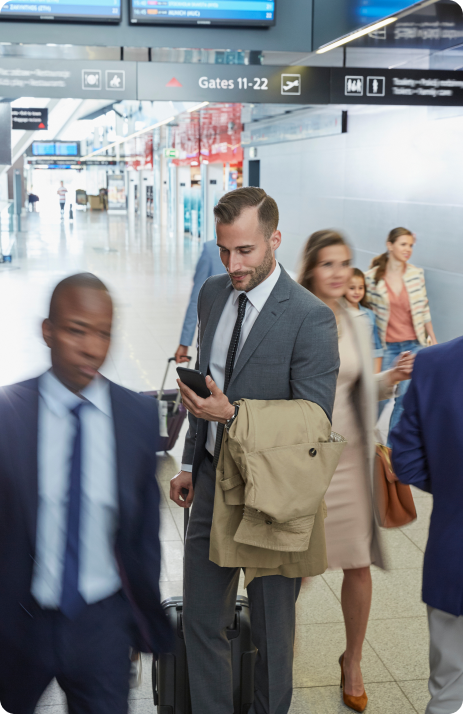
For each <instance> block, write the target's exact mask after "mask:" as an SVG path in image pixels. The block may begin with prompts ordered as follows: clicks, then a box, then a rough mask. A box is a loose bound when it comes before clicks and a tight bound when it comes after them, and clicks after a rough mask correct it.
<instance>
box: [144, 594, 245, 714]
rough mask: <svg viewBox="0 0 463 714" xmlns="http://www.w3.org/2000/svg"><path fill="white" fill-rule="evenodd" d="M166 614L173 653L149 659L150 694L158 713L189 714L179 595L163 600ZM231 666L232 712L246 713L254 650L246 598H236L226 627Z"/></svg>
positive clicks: (189, 705)
mask: <svg viewBox="0 0 463 714" xmlns="http://www.w3.org/2000/svg"><path fill="white" fill-rule="evenodd" d="M162 606H163V607H164V608H165V610H166V613H167V617H168V618H169V621H170V623H171V625H172V629H173V630H174V633H175V652H172V653H171V654H164V655H161V656H160V657H159V659H158V660H157V662H156V661H154V660H153V694H154V703H155V704H156V705H157V707H158V714H192V709H191V700H190V687H189V681H188V666H187V659H186V650H185V640H184V637H183V617H182V615H183V612H182V610H183V598H182V597H171V598H168V599H167V600H164V602H163V603H162ZM227 636H228V639H229V641H230V646H231V655H232V668H233V712H234V714H247V712H248V711H249V709H250V708H251V706H252V702H253V701H254V662H255V657H256V649H255V647H254V645H253V644H252V641H251V620H250V616H249V602H248V599H247V597H238V598H237V599H236V608H235V619H234V622H233V623H232V624H231V625H230V626H229V627H228V628H227Z"/></svg>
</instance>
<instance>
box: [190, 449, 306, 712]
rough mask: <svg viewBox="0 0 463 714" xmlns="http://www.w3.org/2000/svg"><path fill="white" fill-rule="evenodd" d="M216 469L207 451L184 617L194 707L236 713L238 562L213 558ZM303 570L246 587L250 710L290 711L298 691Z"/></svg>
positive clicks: (194, 518) (192, 531)
mask: <svg viewBox="0 0 463 714" xmlns="http://www.w3.org/2000/svg"><path fill="white" fill-rule="evenodd" d="M214 492H215V469H214V467H213V465H212V463H211V462H210V461H209V460H207V459H205V460H204V461H203V463H202V464H201V466H200V468H199V472H198V477H197V481H196V486H195V497H194V502H193V507H192V513H191V518H190V523H189V526H188V534H187V539H186V544H185V581H184V588H185V592H184V609H183V622H184V632H185V642H186V649H187V657H188V669H189V675H190V691H191V701H192V708H193V714H233V687H232V666H231V655H230V643H229V641H228V639H227V634H226V628H227V626H228V625H230V624H231V623H232V622H233V620H234V615H235V601H236V594H237V590H238V581H239V575H240V569H239V568H221V567H219V566H218V565H216V564H215V563H212V562H211V561H210V560H209V539H210V532H211V523H212V513H213V507H214ZM300 584H301V581H300V578H284V577H282V576H280V575H271V576H268V577H264V578H255V579H254V580H253V581H252V582H251V583H250V584H249V587H248V597H249V602H250V608H251V630H252V640H253V643H254V645H255V646H256V647H257V649H258V654H257V659H256V669H255V675H254V676H255V700H254V705H253V707H252V708H251V710H250V712H249V714H287V712H288V710H289V707H290V704H291V697H292V691H293V681H292V679H293V677H292V669H293V647H294V631H295V604H296V599H297V596H298V594H299V589H300Z"/></svg>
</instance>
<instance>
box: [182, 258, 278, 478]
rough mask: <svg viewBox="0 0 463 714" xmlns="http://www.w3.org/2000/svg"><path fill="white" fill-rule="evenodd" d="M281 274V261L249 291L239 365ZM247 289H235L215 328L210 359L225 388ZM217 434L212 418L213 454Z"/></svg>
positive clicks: (209, 441)
mask: <svg viewBox="0 0 463 714" xmlns="http://www.w3.org/2000/svg"><path fill="white" fill-rule="evenodd" d="M280 274H281V268H280V265H279V263H277V264H276V266H275V269H274V271H273V273H271V274H270V275H269V276H268V278H266V279H265V280H264V281H263V282H262V283H260V284H259V285H258V286H257V287H255V288H253V290H250V291H249V292H247V293H246V296H247V298H248V302H247V304H246V312H245V315H244V320H243V324H242V326H241V333H240V339H239V342H238V347H237V350H236V357H235V364H236V363H237V361H238V357H239V356H240V352H241V350H242V349H243V346H244V343H245V342H246V340H247V339H248V337H249V333H250V332H251V330H252V328H253V325H254V323H255V321H256V320H257V318H258V316H259V313H260V312H261V311H262V308H263V307H264V305H265V303H266V302H267V300H268V298H269V297H270V293H271V292H272V290H273V288H274V287H275V285H276V284H277V282H278V278H279V277H280ZM242 292H243V290H233V292H232V293H231V294H230V297H229V298H228V300H227V302H226V303H225V307H224V309H223V312H222V315H221V317H220V320H219V324H218V325H217V329H216V331H215V335H214V339H213V342H212V348H211V356H210V359H209V371H210V374H211V377H212V379H213V380H214V382H215V383H216V385H217V386H218V387H219V389H222V390H223V386H224V384H225V363H226V361H227V354H228V348H229V346H230V342H231V338H232V335H233V330H234V327H235V322H236V318H237V317H238V298H239V296H240V295H241V293H242ZM216 435H217V422H216V421H210V422H209V427H208V431H207V441H206V449H207V450H208V451H209V453H210V454H211V455H212V456H213V455H214V448H215V438H216ZM182 470H183V471H191V470H192V466H191V465H190V464H182Z"/></svg>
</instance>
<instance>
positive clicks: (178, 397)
mask: <svg viewBox="0 0 463 714" xmlns="http://www.w3.org/2000/svg"><path fill="white" fill-rule="evenodd" d="M187 359H188V364H189V363H190V361H191V357H187ZM171 362H175V357H169V359H168V360H167V367H166V371H165V372H164V379H163V380H162V384H161V389H160V390H159V393H158V400H159V401H161V399H162V395H163V394H164V387H165V384H166V379H167V375H168V374H169V367H170V363H171ZM179 403H180V390H179V392H178V395H177V401H176V402H175V405H176V407H177V406H178V404H179ZM174 411H177V409H176V408H175V409H174Z"/></svg>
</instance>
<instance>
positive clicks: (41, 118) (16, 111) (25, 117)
mask: <svg viewBox="0 0 463 714" xmlns="http://www.w3.org/2000/svg"><path fill="white" fill-rule="evenodd" d="M11 128H12V129H23V130H24V131H45V130H46V129H48V109H47V108H46V107H41V108H38V109H33V108H31V107H29V108H27V109H22V108H21V107H12V108H11Z"/></svg>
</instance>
